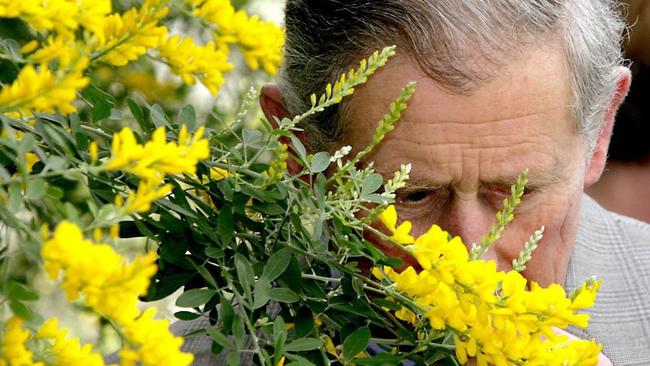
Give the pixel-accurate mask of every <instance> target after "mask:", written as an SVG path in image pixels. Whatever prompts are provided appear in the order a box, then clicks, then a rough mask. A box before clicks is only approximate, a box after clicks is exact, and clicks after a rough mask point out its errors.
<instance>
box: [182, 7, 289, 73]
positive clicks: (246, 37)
mask: <svg viewBox="0 0 650 366" xmlns="http://www.w3.org/2000/svg"><path fill="white" fill-rule="evenodd" d="M187 2H188V3H190V4H191V5H193V7H194V15H196V16H197V17H199V18H202V19H204V20H206V21H208V22H210V23H212V24H214V25H215V26H216V27H217V31H216V35H215V36H216V38H217V39H218V42H219V43H222V44H237V45H239V47H240V49H241V52H242V54H243V56H244V59H245V60H246V63H247V64H248V66H249V67H250V68H251V69H253V70H257V69H259V68H260V67H261V68H263V69H264V71H265V72H267V73H269V74H275V73H276V72H277V70H278V67H279V65H280V63H281V62H282V47H283V45H284V34H283V31H282V29H281V28H280V27H278V26H277V25H275V24H273V23H271V22H264V21H262V20H260V19H259V17H257V16H252V17H249V16H248V15H247V14H246V13H245V12H244V11H242V10H240V11H235V8H234V7H233V6H232V4H231V3H230V1H229V0H187Z"/></svg>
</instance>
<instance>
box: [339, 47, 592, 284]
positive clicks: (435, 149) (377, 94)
mask: <svg viewBox="0 0 650 366" xmlns="http://www.w3.org/2000/svg"><path fill="white" fill-rule="evenodd" d="M526 55H527V56H526V57H525V58H522V59H520V60H518V61H515V62H513V63H512V64H510V65H507V66H506V67H504V68H503V69H502V70H500V71H499V73H498V76H497V77H496V78H494V79H492V80H491V81H490V82H488V83H487V84H484V85H483V86H481V87H479V88H478V89H476V90H474V91H473V92H472V93H471V94H470V95H458V94H454V93H451V92H449V91H447V90H445V89H444V88H442V87H441V86H440V85H439V84H437V83H436V82H435V81H433V80H432V79H430V78H429V77H427V76H426V75H425V74H424V73H423V72H422V71H420V70H419V69H418V67H417V66H415V64H414V63H413V62H411V61H410V60H409V59H408V58H407V57H404V56H396V57H395V58H394V59H392V60H391V61H389V63H388V64H387V65H386V66H385V67H384V68H383V69H381V70H380V71H379V72H377V74H376V75H374V76H373V77H371V78H370V79H369V81H368V83H367V84H366V85H365V86H363V87H362V88H360V89H359V90H357V91H356V92H355V94H354V95H353V96H352V98H351V100H350V101H349V102H348V103H349V104H348V108H349V115H348V119H347V130H346V132H345V138H344V140H343V141H342V142H341V146H342V145H351V146H352V147H353V149H354V150H353V151H358V150H360V149H361V148H363V147H364V146H366V145H367V144H368V142H369V141H370V138H371V136H372V133H373V130H374V126H375V125H376V123H377V121H379V120H380V119H381V118H382V116H383V114H384V113H386V111H387V110H388V106H389V103H390V102H392V101H393V100H394V99H395V98H396V97H397V96H398V94H399V91H400V89H401V88H402V87H403V86H404V85H405V84H406V83H407V82H409V81H412V80H413V81H416V82H417V84H416V92H415V94H414V96H413V98H412V99H411V101H410V102H409V108H408V110H407V111H406V113H404V114H403V116H402V118H401V120H400V121H399V122H398V124H397V127H396V129H395V130H394V131H393V132H391V133H390V134H389V135H388V136H387V137H386V139H385V140H384V142H383V143H382V144H381V145H380V146H379V147H378V148H377V150H376V151H375V153H374V154H373V156H372V157H370V159H368V160H372V161H374V162H375V167H376V168H377V170H378V171H379V172H381V173H382V174H383V175H384V177H385V178H388V177H390V176H391V175H392V172H394V171H396V170H398V169H399V166H400V164H404V163H411V164H412V171H411V178H410V180H409V186H408V187H407V188H406V189H404V190H402V192H400V193H399V194H398V197H397V203H396V207H397V212H398V216H399V218H400V219H401V220H410V221H411V222H412V223H413V226H414V234H421V233H423V232H425V231H426V230H427V229H428V228H429V227H430V226H431V225H432V224H438V225H440V226H441V227H442V228H443V229H445V230H447V231H449V232H450V233H451V234H452V235H459V236H461V237H462V239H463V241H464V242H465V243H466V244H467V245H470V244H471V243H472V242H478V240H479V238H480V236H481V235H482V234H485V233H486V232H487V231H488V230H489V227H490V225H491V224H492V223H493V222H494V221H495V213H496V212H497V211H498V210H499V209H501V207H502V203H501V202H502V201H503V199H504V198H505V197H507V196H508V195H509V192H510V185H511V184H512V183H513V182H514V181H515V180H516V178H517V176H518V175H519V174H520V173H521V172H522V171H523V170H524V169H529V174H528V177H529V183H528V186H527V191H526V194H525V195H524V198H523V202H522V204H521V205H520V206H519V208H518V209H517V211H516V214H515V220H514V221H513V222H512V223H511V224H510V225H509V226H508V228H507V229H506V231H505V232H504V237H503V239H501V240H499V241H498V242H497V244H496V245H495V246H494V247H493V249H491V250H490V252H488V254H487V256H486V257H487V259H494V260H496V261H497V263H498V266H499V268H500V269H509V268H510V263H511V262H512V260H513V259H514V258H516V257H517V255H518V254H519V251H520V250H521V248H522V246H523V244H524V242H525V241H526V240H527V238H528V237H529V236H530V235H531V234H532V233H533V232H534V231H535V230H537V229H539V228H540V227H541V226H542V225H543V226H545V228H546V231H545V235H544V238H543V240H542V241H541V242H540V244H539V247H538V249H537V250H536V252H535V253H534V254H533V260H532V261H531V262H530V264H529V266H528V269H527V270H526V275H527V277H528V278H529V279H532V280H535V281H538V282H539V283H541V284H543V285H548V284H549V283H551V282H558V283H563V282H564V278H565V275H566V269H567V264H568V261H569V258H570V254H571V250H572V248H573V242H574V240H575V235H576V230H577V227H578V217H579V206H580V199H581V195H582V191H583V186H584V185H585V173H586V170H585V161H586V151H585V148H584V146H583V144H582V143H581V140H580V138H579V137H578V135H577V134H576V129H575V123H574V121H573V119H572V114H571V110H570V107H569V106H570V103H571V102H572V94H571V88H570V84H569V79H568V73H567V71H566V70H565V66H564V65H565V62H564V59H563V55H562V51H561V49H559V48H557V49H551V48H546V49H541V48H538V49H536V50H534V51H531V52H528V53H527V54H526Z"/></svg>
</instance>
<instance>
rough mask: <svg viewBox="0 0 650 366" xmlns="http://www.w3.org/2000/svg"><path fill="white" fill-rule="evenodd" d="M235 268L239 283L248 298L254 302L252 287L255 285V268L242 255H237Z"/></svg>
mask: <svg viewBox="0 0 650 366" xmlns="http://www.w3.org/2000/svg"><path fill="white" fill-rule="evenodd" d="M235 268H236V270H237V277H238V278H239V283H240V284H241V286H242V288H243V289H244V292H245V293H246V298H247V299H248V300H249V301H252V300H253V299H252V293H251V286H252V285H253V281H255V279H254V274H253V266H252V265H251V263H250V262H249V261H248V259H246V257H244V256H243V255H242V254H241V253H237V254H235Z"/></svg>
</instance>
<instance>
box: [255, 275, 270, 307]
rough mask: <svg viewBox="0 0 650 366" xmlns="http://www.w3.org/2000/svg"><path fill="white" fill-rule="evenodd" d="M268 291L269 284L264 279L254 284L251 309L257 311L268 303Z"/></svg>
mask: <svg viewBox="0 0 650 366" xmlns="http://www.w3.org/2000/svg"><path fill="white" fill-rule="evenodd" d="M270 289H271V283H269V281H268V280H267V279H266V278H264V277H262V278H260V279H259V280H257V282H255V288H254V289H253V300H254V301H253V309H259V308H261V307H262V306H264V305H266V303H267V302H269V299H270V297H271V294H270V291H269V290H270Z"/></svg>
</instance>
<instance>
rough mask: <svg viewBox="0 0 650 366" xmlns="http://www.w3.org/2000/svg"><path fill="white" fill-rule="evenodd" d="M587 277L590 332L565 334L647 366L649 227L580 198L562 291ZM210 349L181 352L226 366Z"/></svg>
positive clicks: (204, 343) (617, 360)
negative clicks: (591, 281)
mask: <svg viewBox="0 0 650 366" xmlns="http://www.w3.org/2000/svg"><path fill="white" fill-rule="evenodd" d="M649 204H650V203H649ZM533 255H534V254H533ZM590 276H597V277H598V278H601V279H603V284H602V286H601V287H600V291H599V294H598V297H597V298H596V305H595V306H594V307H593V308H591V309H589V310H588V311H587V313H589V314H590V315H591V321H590V324H589V328H587V329H586V330H582V329H570V330H569V331H571V332H572V333H574V334H575V335H576V336H578V337H579V338H582V339H591V338H595V339H596V340H597V341H598V342H601V343H602V344H603V346H604V349H603V352H604V353H605V354H606V355H607V356H608V357H609V358H610V360H611V361H612V362H613V363H614V365H615V366H633V365H635V366H637V365H638V366H649V365H650V225H648V224H645V223H642V222H640V221H637V220H634V219H631V218H628V217H624V216H620V215H617V214H615V213H612V212H609V211H607V210H605V209H604V208H602V207H601V206H599V205H598V204H597V203H596V202H595V201H594V200H592V199H591V198H589V197H587V196H586V195H585V196H584V198H583V200H582V211H581V223H580V228H579V231H578V237H577V239H576V244H575V248H574V250H573V254H572V256H571V261H570V263H569V270H568V274H567V279H566V284H565V287H566V288H567V290H569V291H570V290H572V289H574V288H576V287H578V286H580V285H581V284H582V281H584V280H586V279H587V278H588V277H590ZM207 326H208V324H207V321H205V320H203V319H198V320H195V321H189V322H177V323H175V324H173V325H172V330H173V331H174V333H175V334H179V335H186V334H188V333H190V332H192V331H193V330H196V329H201V328H204V327H207ZM210 344H211V340H210V338H208V337H207V336H198V337H197V336H194V337H189V338H188V339H187V340H186V342H185V344H184V346H183V350H185V351H187V352H191V353H194V355H195V357H196V358H195V362H194V364H193V365H194V366H207V365H225V364H226V363H225V356H224V355H214V354H212V353H211V352H210ZM241 356H242V358H241V364H242V365H246V364H248V365H252V364H253V363H252V359H251V354H249V353H246V354H242V355H241Z"/></svg>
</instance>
